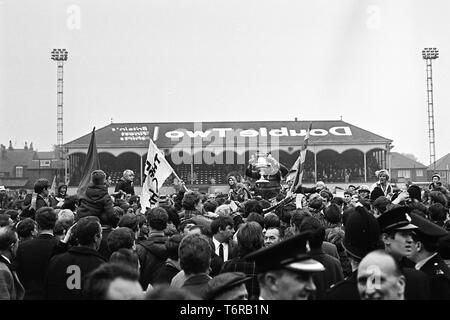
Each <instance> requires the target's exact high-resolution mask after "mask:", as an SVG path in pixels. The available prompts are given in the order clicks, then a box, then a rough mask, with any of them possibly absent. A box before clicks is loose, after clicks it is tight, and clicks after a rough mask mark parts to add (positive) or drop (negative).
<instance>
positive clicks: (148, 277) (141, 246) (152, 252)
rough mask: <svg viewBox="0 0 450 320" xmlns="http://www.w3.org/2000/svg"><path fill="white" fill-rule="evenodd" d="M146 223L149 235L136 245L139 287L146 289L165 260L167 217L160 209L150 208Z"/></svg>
mask: <svg viewBox="0 0 450 320" xmlns="http://www.w3.org/2000/svg"><path fill="white" fill-rule="evenodd" d="M146 215H147V223H148V225H149V235H148V238H147V239H146V240H143V241H140V242H139V243H138V244H137V245H136V252H137V254H138V256H139V261H140V263H141V279H140V282H141V285H142V288H144V289H145V288H147V287H148V285H149V284H152V285H153V283H154V281H155V277H156V275H157V273H158V270H159V269H160V268H161V267H162V266H163V265H164V262H165V261H166V259H167V248H166V241H167V236H166V235H165V234H164V230H165V229H166V227H167V221H168V219H169V216H168V215H167V212H166V210H164V209H163V208H161V207H156V208H152V209H150V210H148V211H147V214H146Z"/></svg>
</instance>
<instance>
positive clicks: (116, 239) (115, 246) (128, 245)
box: [107, 227, 135, 254]
mask: <svg viewBox="0 0 450 320" xmlns="http://www.w3.org/2000/svg"><path fill="white" fill-rule="evenodd" d="M134 242H135V233H134V232H133V231H132V230H131V229H129V228H127V227H119V228H117V229H114V230H113V231H112V232H111V233H110V234H109V235H108V239H107V243H108V248H109V251H110V252H111V254H112V253H114V252H116V251H117V250H119V249H122V248H124V249H133V248H134V246H135V243H134Z"/></svg>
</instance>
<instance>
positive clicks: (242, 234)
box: [221, 221, 264, 299]
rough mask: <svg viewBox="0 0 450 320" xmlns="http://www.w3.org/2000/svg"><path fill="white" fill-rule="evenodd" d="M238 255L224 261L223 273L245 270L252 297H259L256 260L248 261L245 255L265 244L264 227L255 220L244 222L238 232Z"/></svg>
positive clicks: (248, 288) (247, 285)
mask: <svg viewBox="0 0 450 320" xmlns="http://www.w3.org/2000/svg"><path fill="white" fill-rule="evenodd" d="M237 243H238V250H237V252H238V253H237V257H235V258H233V259H231V260H228V261H227V262H225V263H224V265H223V267H222V270H221V273H224V272H243V273H245V274H246V275H247V276H248V277H249V279H248V280H247V281H246V282H245V286H246V287H247V292H248V295H249V297H250V298H255V299H256V298H257V297H258V295H259V286H258V279H257V274H256V269H255V262H254V261H248V260H246V259H245V256H247V255H248V254H250V253H252V252H255V251H257V250H259V249H261V248H262V247H263V245H264V236H263V233H262V227H261V226H260V225H259V224H258V223H257V222H255V221H250V222H246V223H244V224H243V225H242V226H241V227H240V228H239V230H238V233H237Z"/></svg>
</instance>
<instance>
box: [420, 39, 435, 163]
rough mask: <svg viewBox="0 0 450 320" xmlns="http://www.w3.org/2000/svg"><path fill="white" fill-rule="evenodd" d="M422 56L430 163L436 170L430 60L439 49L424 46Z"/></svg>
mask: <svg viewBox="0 0 450 320" xmlns="http://www.w3.org/2000/svg"><path fill="white" fill-rule="evenodd" d="M422 58H423V59H425V61H426V63H427V98H428V139H429V142H430V165H431V164H433V171H435V170H436V150H435V139H434V108H433V72H432V68H431V61H432V60H434V59H437V58H439V51H438V50H437V49H436V48H424V49H423V50H422Z"/></svg>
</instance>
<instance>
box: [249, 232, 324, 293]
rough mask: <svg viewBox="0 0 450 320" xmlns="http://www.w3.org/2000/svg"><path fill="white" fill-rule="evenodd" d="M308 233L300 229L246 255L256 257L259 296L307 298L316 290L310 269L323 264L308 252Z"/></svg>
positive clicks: (315, 269)
mask: <svg viewBox="0 0 450 320" xmlns="http://www.w3.org/2000/svg"><path fill="white" fill-rule="evenodd" d="M310 236H311V233H310V232H304V233H300V234H298V235H296V236H295V237H292V238H289V239H287V240H284V241H281V242H279V243H277V244H274V245H273V246H270V247H267V248H262V249H260V250H258V251H256V252H253V253H251V254H249V255H247V256H246V259H248V260H254V261H255V265H256V272H257V273H258V282H259V286H260V296H259V300H307V299H308V298H309V297H310V295H311V294H312V293H313V292H314V291H315V290H316V286H315V284H314V281H313V277H312V273H313V272H319V271H324V270H325V268H324V266H323V265H322V264H321V263H320V262H318V261H316V260H313V259H311V256H310V254H309V253H308V252H307V246H306V243H307V240H308V239H309V237H310Z"/></svg>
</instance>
